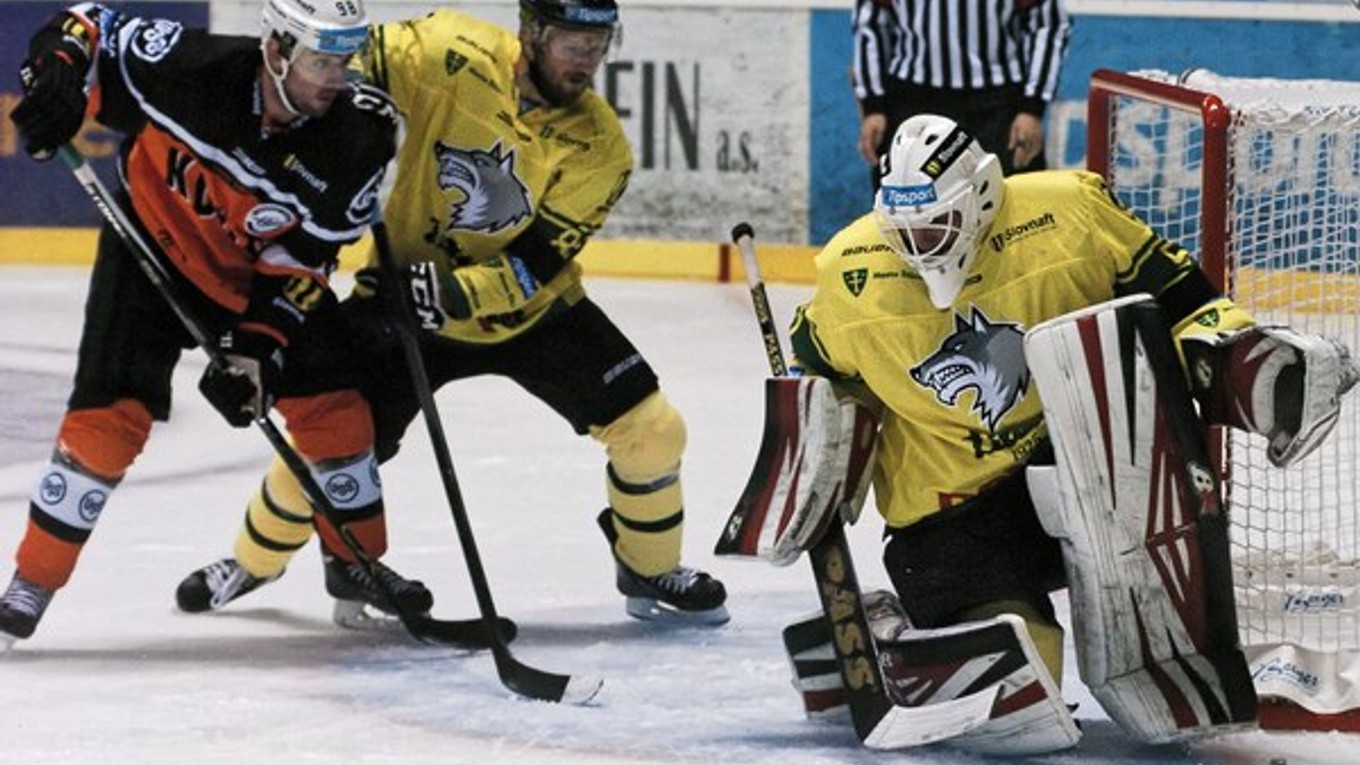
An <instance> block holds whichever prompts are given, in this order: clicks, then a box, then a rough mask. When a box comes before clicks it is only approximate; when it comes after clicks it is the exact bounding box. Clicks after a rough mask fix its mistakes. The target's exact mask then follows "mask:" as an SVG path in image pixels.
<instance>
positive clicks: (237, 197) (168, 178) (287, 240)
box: [35, 4, 396, 342]
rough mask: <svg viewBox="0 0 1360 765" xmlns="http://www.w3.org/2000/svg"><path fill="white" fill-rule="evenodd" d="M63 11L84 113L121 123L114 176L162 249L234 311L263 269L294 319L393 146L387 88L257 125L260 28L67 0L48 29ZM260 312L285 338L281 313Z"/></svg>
mask: <svg viewBox="0 0 1360 765" xmlns="http://www.w3.org/2000/svg"><path fill="white" fill-rule="evenodd" d="M72 22H75V23H77V24H79V25H80V26H82V27H83V34H85V35H87V36H88V41H87V49H88V50H90V51H91V52H92V53H93V61H94V65H93V66H92V72H91V82H92V85H93V86H94V90H93V91H92V92H93V94H94V97H93V98H92V103H94V104H96V105H97V106H96V107H95V108H96V109H97V112H96V115H95V116H96V118H97V119H98V120H99V121H100V122H101V123H103V124H104V125H106V126H108V127H110V128H112V129H114V130H117V131H119V132H122V133H125V134H127V139H126V140H125V141H124V143H123V146H122V151H121V156H120V172H121V177H122V182H123V184H124V186H125V188H126V189H127V191H128V193H129V195H130V196H131V199H132V206H133V209H134V212H135V214H136V217H137V218H138V219H139V221H140V222H141V224H142V226H143V227H144V228H145V229H146V231H147V233H148V234H149V235H150V240H151V241H153V242H154V243H155V244H156V246H158V247H159V249H160V250H161V252H162V253H163V255H164V258H165V260H166V261H167V262H168V263H170V264H172V265H173V266H174V267H175V268H176V269H178V270H179V271H180V272H181V273H182V274H183V275H184V277H185V278H186V279H188V280H189V281H190V282H192V283H193V284H194V285H195V286H196V287H197V288H198V289H199V290H201V291H202V292H203V293H204V294H206V295H207V296H208V297H210V298H212V299H213V300H214V301H216V302H217V303H220V304H221V305H223V306H225V307H227V308H229V309H231V310H232V311H235V312H238V313H242V312H245V311H246V310H247V305H248V304H250V303H252V302H253V301H251V295H252V291H253V290H256V289H257V288H258V286H259V285H260V284H261V280H262V279H263V281H264V282H269V283H278V284H279V286H278V288H277V289H271V290H268V291H270V292H273V293H274V294H273V295H271V296H270V297H269V302H271V303H278V300H279V298H282V299H284V300H286V301H288V302H289V303H291V304H292V306H291V307H289V306H283V309H284V310H283V311H282V315H286V314H297V313H298V312H296V311H292V310H291V309H292V308H299V309H301V314H299V315H295V316H293V317H292V318H293V319H296V320H297V321H296V323H300V321H301V319H300V318H299V316H300V315H305V313H306V311H307V309H308V305H307V304H308V303H311V302H314V301H315V299H316V297H317V296H318V293H319V292H320V291H319V290H317V289H316V288H317V287H321V288H325V286H326V278H327V276H328V275H329V273H330V272H331V270H332V269H333V268H334V266H335V264H336V260H337V256H338V252H339V249H340V247H341V246H342V245H345V244H347V243H350V242H353V241H355V240H357V239H358V238H359V237H360V236H361V235H362V234H363V232H364V230H365V227H366V226H367V225H368V223H369V220H370V216H371V214H372V210H373V206H374V204H375V203H376V202H377V197H378V189H379V186H380V184H381V182H382V176H383V172H384V169H385V167H386V165H387V163H388V161H389V160H390V159H391V158H392V156H393V154H394V153H395V149H396V116H395V114H396V112H395V109H394V108H393V107H392V104H391V102H390V101H389V100H388V98H387V97H386V96H385V95H384V94H382V93H381V92H380V91H378V90H376V89H372V88H369V87H366V86H361V85H354V86H352V87H351V89H350V90H349V91H348V92H347V94H346V95H342V96H341V97H340V98H338V99H337V100H336V101H335V102H334V103H333V105H332V106H331V108H330V110H329V111H328V112H327V113H326V115H325V116H324V117H319V118H303V119H301V120H299V121H298V122H296V123H294V124H293V125H292V126H290V127H289V128H288V129H286V130H282V131H278V132H266V131H265V130H264V128H263V125H264V123H263V100H262V92H261V88H262V87H272V84H270V83H268V82H267V80H265V79H264V78H262V60H261V54H260V41H259V39H258V38H252V37H226V36H219V35H211V34H208V33H207V32H206V31H204V30H198V29H189V28H185V27H183V26H181V25H180V24H179V23H178V22H174V21H169V20H165V19H143V18H134V17H129V16H125V15H123V14H121V13H118V12H117V11H114V10H112V9H109V8H106V7H103V6H100V5H97V4H82V5H77V6H74V7H73V8H71V9H69V10H67V11H65V12H64V13H62V14H59V15H58V17H57V18H56V19H54V21H53V23H52V25H50V26H49V27H47V28H46V31H47V33H48V34H51V33H52V32H54V31H56V30H59V29H61V28H62V27H63V26H64V27H65V28H66V30H67V31H66V33H67V34H69V32H70V30H71V29H72V28H73V24H72ZM42 34H43V32H39V35H42ZM37 39H39V38H36V37H35V41H36V40H37ZM290 280H291V284H289V282H290ZM257 297H258V296H257ZM275 308H276V309H277V308H279V306H277V305H276V306H275ZM266 312H270V311H268V310H266ZM252 313H254V312H253V311H252ZM272 313H279V312H278V311H273V312H272ZM265 323H266V324H267V325H268V328H269V329H272V330H273V331H274V332H273V333H277V334H279V335H280V338H279V339H280V340H282V341H285V342H286V337H287V335H288V333H289V327H288V326H287V325H288V324H289V323H290V322H289V321H288V320H286V319H285V320H284V321H282V322H280V323H271V322H269V321H265Z"/></svg>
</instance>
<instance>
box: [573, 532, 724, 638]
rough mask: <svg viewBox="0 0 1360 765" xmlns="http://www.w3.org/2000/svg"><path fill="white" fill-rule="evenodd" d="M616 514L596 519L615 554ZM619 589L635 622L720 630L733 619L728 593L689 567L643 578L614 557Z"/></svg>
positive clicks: (702, 573) (680, 567)
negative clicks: (711, 627) (686, 625)
mask: <svg viewBox="0 0 1360 765" xmlns="http://www.w3.org/2000/svg"><path fill="white" fill-rule="evenodd" d="M613 514H614V511H613V510H611V509H610V508H607V507H606V508H605V509H604V510H603V511H602V512H601V513H600V515H599V517H598V518H597V519H596V520H597V521H598V522H599V524H600V530H602V531H603V532H604V536H605V538H606V539H608V540H609V549H610V551H611V552H612V551H613V549H614V542H615V541H616V540H617V539H618V535H617V534H616V533H615V531H614V524H613V522H612V517H613ZM614 567H615V571H616V576H615V579H614V582H615V585H616V586H617V587H618V589H619V592H620V593H622V594H623V595H624V596H625V597H626V598H627V605H626V610H627V611H628V615H629V616H632V617H633V618H635V619H643V620H647V621H659V622H673V623H678V624H695V625H703V626H717V625H719V624H725V623H727V620H728V619H729V618H731V617H730V616H729V615H728V613H727V608H725V607H724V606H723V603H725V602H726V601H727V590H726V588H724V587H723V584H722V582H720V581H718V580H717V579H714V578H713V577H711V576H709V575H708V574H707V573H705V572H703V571H700V570H698V569H693V568H689V567H687V566H676V567H675V568H674V569H672V570H670V571H667V572H665V573H663V574H657V575H656V576H643V575H642V574H639V573H637V572H636V571H633V570H632V569H630V568H628V566H627V565H626V564H624V562H623V561H621V560H619V557H618V555H615V556H614Z"/></svg>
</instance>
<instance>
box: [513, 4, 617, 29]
mask: <svg viewBox="0 0 1360 765" xmlns="http://www.w3.org/2000/svg"><path fill="white" fill-rule="evenodd" d="M519 11H520V18H521V20H523V21H525V22H533V23H535V24H540V25H552V26H559V27H575V28H578V29H609V30H614V29H617V28H618V25H619V4H618V3H617V2H616V0H519Z"/></svg>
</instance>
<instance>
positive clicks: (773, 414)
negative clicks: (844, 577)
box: [714, 377, 878, 566]
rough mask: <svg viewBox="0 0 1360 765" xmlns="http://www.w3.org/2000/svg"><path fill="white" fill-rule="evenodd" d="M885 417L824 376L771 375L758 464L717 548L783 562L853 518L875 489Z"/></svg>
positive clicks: (718, 550) (768, 381)
mask: <svg viewBox="0 0 1360 765" xmlns="http://www.w3.org/2000/svg"><path fill="white" fill-rule="evenodd" d="M877 434H878V416H877V415H876V414H875V412H874V411H873V410H871V409H870V408H869V407H867V406H865V405H864V404H862V403H860V402H858V401H856V400H854V399H852V398H849V397H841V396H839V395H838V394H837V393H836V391H835V390H834V388H833V387H832V385H831V382H830V381H829V380H827V379H825V378H821V377H796V378H787V377H780V378H770V379H768V380H766V383H765V431H764V434H763V436H762V438H761V443H760V451H759V453H758V456H757V458H756V465H755V468H754V469H753V470H752V472H751V477H750V479H749V480H748V481H747V484H746V489H745V491H743V492H742V495H741V497H740V499H738V501H737V507H736V509H735V510H733V511H732V515H731V517H730V518H729V519H728V522H727V525H726V526H725V527H724V530H723V534H722V536H721V537H720V538H719V539H718V544H717V546H716V547H715V549H714V553H715V554H717V555H747V556H754V557H758V558H763V559H766V560H769V561H770V562H771V563H774V564H775V565H777V566H784V565H788V564H790V563H792V562H793V561H795V560H797V559H798V555H799V553H801V552H802V551H804V550H807V549H809V548H810V547H811V546H812V545H813V544H816V542H817V541H818V540H820V539H821V538H822V536H823V535H824V534H825V533H826V530H827V527H828V526H829V525H830V523H831V521H832V520H833V519H835V518H837V517H838V515H839V517H841V518H844V519H845V520H846V521H851V522H853V521H854V520H855V518H856V517H858V515H859V510H860V508H861V507H862V506H863V505H864V500H865V497H866V495H867V493H868V491H869V476H870V471H871V470H872V468H873V464H874V453H875V447H876V445H877V442H878V438H877Z"/></svg>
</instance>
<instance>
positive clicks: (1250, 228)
mask: <svg viewBox="0 0 1360 765" xmlns="http://www.w3.org/2000/svg"><path fill="white" fill-rule="evenodd" d="M1087 158H1088V159H1087V166H1088V167H1089V168H1090V169H1091V170H1092V171H1094V172H1097V173H1100V174H1101V175H1102V176H1104V177H1105V179H1106V180H1107V181H1108V182H1109V184H1110V187H1111V189H1112V190H1113V191H1114V193H1115V194H1116V196H1118V197H1119V198H1120V200H1121V201H1122V202H1124V203H1125V204H1127V205H1128V206H1129V207H1130V208H1131V209H1133V210H1134V211H1135V212H1136V213H1138V215H1139V216H1140V217H1142V218H1143V219H1144V220H1147V221H1148V222H1149V223H1150V224H1152V225H1153V227H1154V228H1156V229H1157V230H1158V231H1159V232H1160V233H1162V234H1163V235H1164V236H1166V237H1167V238H1169V239H1171V240H1173V241H1176V242H1179V243H1180V244H1181V245H1182V246H1184V247H1186V248H1187V249H1188V250H1189V251H1190V252H1192V253H1195V254H1196V256H1197V257H1198V258H1199V259H1200V262H1201V263H1202V264H1203V265H1204V267H1205V269H1206V271H1208V273H1209V275H1210V276H1211V277H1212V278H1216V279H1219V280H1220V282H1219V284H1220V286H1221V287H1222V288H1223V289H1224V290H1225V291H1226V292H1227V293H1228V294H1230V295H1232V297H1233V298H1234V300H1236V301H1237V302H1238V303H1240V304H1241V305H1243V306H1244V307H1246V308H1247V309H1248V310H1249V311H1251V312H1252V313H1253V314H1254V315H1255V316H1256V317H1257V319H1258V320H1260V321H1262V322H1263V323H1277V324H1287V325H1289V326H1291V327H1293V328H1295V329H1297V330H1300V331H1304V332H1316V333H1321V334H1327V335H1330V336H1334V337H1337V338H1339V339H1341V340H1343V341H1344V342H1346V343H1347V344H1348V345H1349V346H1350V347H1351V348H1352V349H1356V350H1360V83H1351V82H1335V81H1323V80H1277V79H1268V78H1230V77H1220V76H1218V75H1215V74H1213V73H1211V72H1206V71H1203V70H1196V71H1192V72H1190V73H1187V74H1185V75H1180V76H1176V75H1171V74H1168V73H1166V72H1157V71H1148V72H1137V73H1122V72H1114V71H1109V70H1100V71H1097V72H1096V73H1095V74H1094V75H1092V77H1091V84H1090V91H1089V100H1088V141H1087ZM1217 440H1219V441H1220V443H1218V444H1215V446H1216V449H1215V451H1216V453H1219V454H1221V455H1222V459H1223V463H1222V471H1223V478H1224V494H1225V501H1226V504H1227V507H1228V510H1229V514H1230V516H1229V517H1230V520H1231V524H1232V545H1233V563H1234V567H1233V568H1234V570H1233V576H1234V587H1235V596H1236V601H1237V606H1238V621H1239V628H1240V633H1241V638H1242V644H1243V648H1244V650H1245V652H1246V654H1247V657H1248V660H1249V662H1250V663H1251V669H1252V673H1253V678H1254V679H1255V681H1256V687H1257V692H1258V693H1259V694H1260V695H1261V698H1262V701H1263V703H1262V707H1261V709H1262V713H1261V724H1262V727H1267V728H1281V729H1312V730H1344V731H1360V476H1358V475H1357V472H1360V471H1357V467H1358V465H1357V462H1358V461H1360V411H1358V409H1357V401H1356V396H1354V395H1353V396H1351V397H1349V398H1348V399H1347V400H1346V402H1345V404H1344V406H1343V411H1342V419H1341V423H1340V424H1339V425H1338V426H1337V429H1336V431H1335V432H1334V433H1333V434H1332V436H1331V437H1330V439H1329V440H1328V441H1327V442H1326V443H1325V444H1324V445H1323V446H1322V448H1321V449H1319V450H1318V451H1317V452H1315V453H1314V454H1312V455H1310V456H1309V457H1308V458H1307V459H1305V460H1303V461H1302V462H1301V463H1300V464H1298V465H1295V466H1292V467H1291V468H1289V469H1286V470H1278V469H1274V468H1273V467H1272V466H1270V465H1269V464H1268V462H1267V460H1266V458H1265V448H1264V440H1263V439H1261V438H1259V437H1256V436H1248V435H1246V434H1242V433H1236V432H1228V433H1222V434H1218V436H1217Z"/></svg>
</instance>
